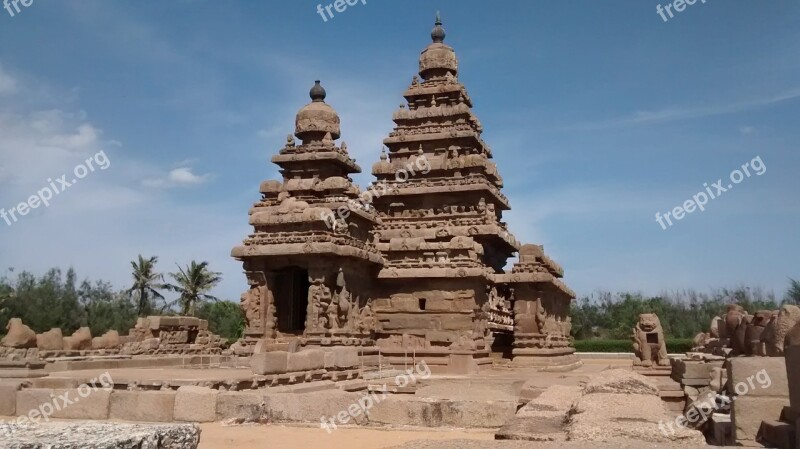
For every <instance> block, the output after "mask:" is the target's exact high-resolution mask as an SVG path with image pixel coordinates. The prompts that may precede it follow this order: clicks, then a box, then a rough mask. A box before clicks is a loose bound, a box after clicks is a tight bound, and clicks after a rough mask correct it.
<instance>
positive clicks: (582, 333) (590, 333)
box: [571, 279, 800, 340]
mask: <svg viewBox="0 0 800 449" xmlns="http://www.w3.org/2000/svg"><path fill="white" fill-rule="evenodd" d="M730 303H737V304H739V305H741V306H742V307H744V308H745V310H747V311H748V312H750V313H754V312H756V311H757V310H761V309H768V310H776V309H778V308H780V306H782V305H783V304H786V303H788V304H800V282H798V281H796V280H793V279H790V280H789V289H788V291H787V292H786V294H785V295H784V296H783V297H782V298H780V299H778V298H776V297H775V294H774V293H766V292H764V291H763V290H761V289H759V288H749V287H738V288H731V289H729V288H722V289H717V290H712V291H711V292H710V293H708V294H706V293H698V292H696V291H694V290H683V291H676V292H668V293H663V294H661V295H659V296H644V295H642V294H639V293H610V292H597V293H595V294H593V295H591V296H588V297H583V298H579V299H576V300H575V301H574V302H573V303H572V310H571V314H572V336H573V337H575V338H576V339H578V340H584V339H591V338H603V339H613V340H619V339H627V338H629V337H630V336H631V329H632V328H633V326H634V325H635V324H636V322H637V321H638V318H639V314H640V313H655V314H657V315H658V317H659V318H660V320H661V326H662V327H663V328H664V332H665V334H666V336H667V338H692V337H694V336H695V335H697V334H698V333H700V332H708V330H709V326H710V325H711V320H712V319H713V318H714V317H715V316H719V315H721V314H723V313H725V309H726V306H727V305H728V304H730Z"/></svg>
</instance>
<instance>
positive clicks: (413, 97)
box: [372, 14, 576, 371]
mask: <svg viewBox="0 0 800 449" xmlns="http://www.w3.org/2000/svg"><path fill="white" fill-rule="evenodd" d="M431 39H432V41H433V42H432V43H431V44H430V45H428V46H427V47H426V48H425V49H424V50H423V51H422V53H421V55H420V58H419V76H416V75H415V76H414V78H413V80H412V82H411V86H409V88H408V89H407V90H406V91H405V93H404V94H403V96H404V97H405V100H406V102H407V106H406V105H401V106H400V109H399V110H397V111H396V112H395V113H394V117H393V119H394V122H395V124H396V125H395V127H394V130H393V131H392V132H391V133H390V134H389V136H388V137H387V138H386V139H385V140H384V141H383V143H384V145H386V147H388V149H389V154H388V157H387V156H386V155H385V154H384V155H382V156H381V161H380V162H378V163H377V164H375V165H374V166H373V171H372V172H373V174H374V175H375V176H376V178H377V181H376V182H375V184H374V185H373V190H375V191H378V190H386V191H387V193H386V194H385V195H382V196H379V197H377V198H375V200H374V206H375V209H376V210H377V212H378V216H379V218H380V223H379V224H378V225H377V226H376V228H375V231H374V238H375V245H376V246H377V248H378V250H380V251H381V253H383V254H384V256H385V258H386V262H385V264H384V266H383V268H382V269H381V271H380V273H379V275H378V284H377V288H376V289H375V299H374V310H375V312H376V313H377V315H378V318H379V320H380V322H381V325H382V331H381V332H380V333H379V335H378V344H379V346H380V347H381V348H382V350H384V352H387V353H390V354H392V355H394V356H395V357H398V358H399V357H400V355H401V354H400V352H399V351H397V350H393V349H392V348H402V352H403V356H404V357H405V354H406V353H407V350H408V348H409V347H411V348H413V349H414V352H415V356H417V357H420V356H424V357H426V359H427V361H428V363H429V365H452V366H454V367H456V366H457V367H459V369H460V370H466V371H474V370H477V368H478V366H480V365H482V364H486V363H491V359H490V358H489V352H490V345H491V344H492V343H494V344H495V346H496V347H497V348H500V347H502V346H507V347H510V346H511V345H512V344H513V343H512V342H513V340H514V338H513V337H514V335H513V334H514V315H513V309H512V308H513V307H514V305H513V304H514V302H517V301H518V302H519V304H520V306H519V309H520V311H521V312H522V313H520V316H523V315H524V314H525V313H529V312H530V311H531V310H530V309H531V307H527V303H526V301H531V302H532V303H534V304H533V305H534V306H533V309H534V310H533V311H534V314H535V311H536V310H538V309H537V308H536V307H537V304H540V303H541V302H542V301H545V302H551V303H552V306H553V307H551V308H553V309H555V308H556V307H555V306H556V304H557V303H558V304H565V305H563V306H562V307H561V309H563V310H561V312H560V314H561V317H559V318H557V321H556V317H555V316H554V318H553V323H551V324H552V326H551V327H552V328H554V329H555V327H556V324H557V323H558V324H557V326H558V327H563V325H562V324H561V323H562V321H563V322H564V323H566V322H567V318H566V316H564V315H563V314H564V313H567V314H568V307H569V301H570V299H571V296H573V295H572V292H571V291H569V289H567V288H566V287H565V286H563V284H561V283H560V282H558V280H557V278H558V277H560V276H561V274H562V273H561V271H560V268H558V267H557V266H556V265H555V264H553V263H552V262H550V261H549V259H547V258H545V257H544V254H543V252H542V251H541V248H539V247H535V248H531V247H530V246H526V247H524V251H523V253H524V254H525V256H524V257H523V259H524V260H522V261H521V262H522V263H523V264H522V265H518V266H517V267H515V270H516V271H520V272H521V271H523V270H524V268H523V267H525V266H526V265H524V264H525V263H527V262H533V263H535V261H534V260H533V259H535V258H536V256H533V257H528V253H531V252H535V253H537V254H538V255H539V256H540V257H539V258H538V262H539V266H537V267H536V268H537V269H539V268H541V269H542V270H543V272H544V273H545V276H541V277H540V278H538V279H535V281H536V282H533V283H530V282H529V283H530V284H531V285H517V284H520V282H518V281H515V279H518V280H519V281H521V280H522V277H520V276H519V275H516V277H514V275H511V276H509V275H506V274H505V272H504V271H503V268H504V267H505V265H506V261H507V260H508V258H509V257H512V256H513V255H514V254H515V253H516V252H518V251H519V250H520V249H521V248H522V245H521V244H520V243H519V242H518V241H517V240H516V239H515V238H514V236H513V235H512V234H511V233H510V232H509V230H508V227H507V226H506V223H504V222H503V221H502V213H503V211H505V210H509V209H510V205H509V201H508V198H506V197H505V196H504V195H503V193H502V192H501V191H500V189H501V188H502V187H503V180H502V177H501V176H500V174H499V173H498V171H497V167H496V165H495V164H494V163H493V162H492V150H491V149H490V147H489V146H488V145H487V144H486V142H484V141H483V139H482V138H481V133H482V131H483V130H482V127H481V123H480V121H479V120H478V118H477V117H476V116H475V115H474V114H473V112H472V100H471V99H470V96H469V94H468V93H467V90H466V88H465V87H464V85H463V84H461V83H460V82H459V80H458V58H457V57H456V54H455V51H454V50H453V48H452V47H450V46H448V45H447V44H445V43H444V40H445V30H444V28H443V27H442V21H441V19H440V17H439V16H438V14H437V17H436V23H435V25H434V28H433V31H432V32H431ZM423 168H424V170H423ZM541 281H544V282H541ZM523 284H524V283H523ZM549 286H552V288H549ZM551 290H552V291H551ZM551 293H552V294H551ZM515 294H516V296H517V297H516V298H515ZM548 295H550V296H552V300H549V299H548V298H546V297H547V296H548ZM520 296H524V297H520ZM522 304H526V306H525V307H522ZM540 308H541V307H540ZM542 324H545V323H542ZM519 330H520V332H518V333H519V334H524V333H525V332H522V330H523V329H521V328H520V329H519ZM524 330H530V331H534V330H535V331H537V332H530V333H531V334H533V333H538V330H539V329H538V328H537V329H524ZM560 330H561V331H563V330H564V329H563V328H562V329H560ZM566 336H568V333H567V334H566ZM566 336H565V338H564V341H563V343H567V346H568V339H567V338H566ZM550 340H551V341H552V340H553V338H552V337H551V338H550ZM539 346H541V348H540V349H544V346H545V342H544V340H542V341H541V345H539ZM509 349H510V348H509ZM536 349H537V348H536V344H535V343H534V342H533V341H531V342H530V348H528V347H526V346H525V345H519V347H518V348H517V349H515V350H516V351H517V352H518V353H519V354H520V355H521V354H524V353H525V352H530V350H534V352H536ZM545 352H553V351H545ZM556 352H559V351H556ZM563 352H564V353H563V354H561V353H559V354H558V355H559V356H561V355H563V356H566V358H567V359H570V358H571V357H569V355H570V354H571V351H570V350H569V349H566V350H564V351H563ZM551 361H552V360H551ZM560 361H561V362H564V361H568V362H570V363H572V362H575V361H576V360H563V359H562V360H560Z"/></svg>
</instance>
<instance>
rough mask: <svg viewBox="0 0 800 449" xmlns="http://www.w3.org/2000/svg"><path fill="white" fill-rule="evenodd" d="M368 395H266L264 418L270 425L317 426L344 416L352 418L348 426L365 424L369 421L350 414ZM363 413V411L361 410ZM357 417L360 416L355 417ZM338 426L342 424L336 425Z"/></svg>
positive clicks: (344, 393)
mask: <svg viewBox="0 0 800 449" xmlns="http://www.w3.org/2000/svg"><path fill="white" fill-rule="evenodd" d="M364 396H366V394H358V393H346V392H343V391H317V392H314V393H273V394H266V395H264V400H265V403H266V407H265V418H267V419H269V421H270V422H296V423H314V424H317V425H319V423H320V418H327V419H330V418H332V417H335V416H338V415H340V414H341V413H344V414H345V415H347V416H349V417H350V418H348V419H347V421H348V423H349V424H362V423H365V422H366V421H367V418H366V416H365V415H364V414H363V413H361V412H357V413H353V415H351V414H349V412H348V410H350V409H351V406H353V405H355V407H358V406H359V405H358V404H359V400H361V399H362V398H363V397H364ZM362 410H363V409H362ZM355 414H358V416H354V415H355ZM336 422H337V423H339V424H344V423H340V422H339V421H336Z"/></svg>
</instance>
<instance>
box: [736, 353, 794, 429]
mask: <svg viewBox="0 0 800 449" xmlns="http://www.w3.org/2000/svg"><path fill="white" fill-rule="evenodd" d="M728 381H729V388H730V389H731V391H732V392H736V394H737V395H739V396H743V395H747V396H748V397H751V398H752V397H761V396H764V397H781V398H788V397H789V383H788V381H787V379H786V361H785V360H784V359H783V357H734V358H731V359H728ZM764 418H767V419H769V418H772V417H764ZM775 418H777V415H776V416H775Z"/></svg>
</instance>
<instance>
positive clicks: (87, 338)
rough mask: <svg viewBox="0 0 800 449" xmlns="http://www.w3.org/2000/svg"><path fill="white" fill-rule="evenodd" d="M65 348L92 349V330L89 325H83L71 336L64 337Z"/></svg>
mask: <svg viewBox="0 0 800 449" xmlns="http://www.w3.org/2000/svg"><path fill="white" fill-rule="evenodd" d="M64 349H68V350H72V351H81V350H85V349H92V331H91V330H89V328H88V327H82V328H80V329H78V330H76V331H75V332H73V333H72V335H70V336H69V337H64Z"/></svg>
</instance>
